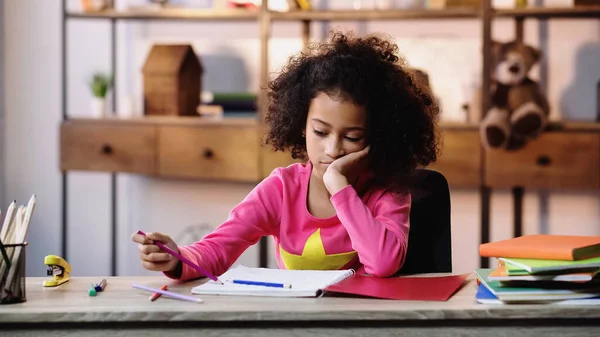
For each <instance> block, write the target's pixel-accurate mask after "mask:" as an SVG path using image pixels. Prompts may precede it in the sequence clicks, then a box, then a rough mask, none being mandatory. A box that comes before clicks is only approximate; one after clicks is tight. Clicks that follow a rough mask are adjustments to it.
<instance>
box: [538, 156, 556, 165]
mask: <svg viewBox="0 0 600 337" xmlns="http://www.w3.org/2000/svg"><path fill="white" fill-rule="evenodd" d="M535 163H536V164H538V165H539V166H550V164H551V163H552V159H550V157H548V156H546V155H542V156H539V157H538V158H537V159H536V160H535Z"/></svg>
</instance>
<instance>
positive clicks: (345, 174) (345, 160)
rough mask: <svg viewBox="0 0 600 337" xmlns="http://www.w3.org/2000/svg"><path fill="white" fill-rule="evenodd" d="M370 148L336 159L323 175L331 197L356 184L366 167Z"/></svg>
mask: <svg viewBox="0 0 600 337" xmlns="http://www.w3.org/2000/svg"><path fill="white" fill-rule="evenodd" d="M368 153H369V147H368V146H367V147H366V148H365V149H363V150H361V151H358V152H353V153H350V154H347V155H345V156H343V157H341V158H338V159H336V160H335V161H334V162H333V163H331V165H329V167H327V170H326V171H325V174H323V183H324V184H325V187H326V188H327V190H328V191H329V193H330V194H331V195H334V194H336V193H337V192H339V191H340V190H341V189H343V188H344V187H346V186H347V185H349V184H350V183H351V182H354V181H355V180H356V178H357V177H358V175H359V174H360V172H362V171H363V170H364V169H365V167H366V164H367V163H366V158H367V154H368Z"/></svg>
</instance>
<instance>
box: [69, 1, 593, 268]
mask: <svg viewBox="0 0 600 337" xmlns="http://www.w3.org/2000/svg"><path fill="white" fill-rule="evenodd" d="M267 2H268V0H262V6H261V8H260V9H259V10H253V11H247V10H234V9H230V10H213V9H203V10H197V9H177V8H166V9H164V10H159V11H155V10H137V9H136V10H128V11H115V10H106V11H103V12H98V13H82V12H68V11H67V9H66V0H63V20H62V22H63V26H62V30H63V34H62V36H63V63H62V65H63V79H64V80H63V120H64V122H63V125H62V126H61V137H62V138H61V139H62V145H61V169H62V170H63V184H62V189H63V200H62V203H63V208H62V221H63V222H62V225H63V228H62V230H63V233H62V239H63V242H62V256H63V257H67V256H68V255H67V202H66V201H67V172H68V171H69V170H79V169H87V170H96V171H105V172H110V173H111V182H112V194H111V214H112V215H111V219H112V224H111V231H112V268H111V269H112V274H116V256H115V251H116V242H117V237H116V207H117V202H116V198H117V196H116V174H117V173H118V172H132V173H139V174H150V175H156V176H162V175H163V173H162V171H161V166H160V162H159V163H155V164H156V165H155V167H154V166H153V169H152V170H149V169H148V168H147V167H146V168H145V170H146V171H148V170H149V171H148V172H138V171H136V169H135V167H133V168H132V167H126V168H123V170H125V171H121V170H120V169H119V168H115V165H114V164H115V162H110V159H103V158H105V157H102V154H98V153H95V154H91V156H92V157H91V158H94V160H98V161H99V162H98V165H99V166H98V167H99V168H98V167H96V168H88V167H83V166H81V164H72V163H74V162H77V160H75V161H73V157H72V156H71V155H72V154H73V153H75V152H77V151H81V149H80V148H77V147H76V146H74V145H73V144H72V143H71V142H72V141H71V140H69V138H68V135H69V134H70V133H72V132H78V128H80V127H85V128H95V127H102V128H109V129H110V128H122V127H128V128H138V127H139V128H144V130H145V131H143V132H146V133H143V134H149V135H157V136H155V138H156V139H153V140H152V141H151V142H150V144H151V145H148V148H147V150H148V151H153V153H154V156H155V157H156V158H161V157H162V156H166V155H167V154H165V153H162V152H161V151H163V150H164V147H163V146H162V145H161V144H160V142H161V141H162V140H164V139H162V138H161V137H160V135H161V134H163V133H164V132H168V131H165V130H167V129H166V128H169V127H171V128H173V127H181V128H205V127H223V128H226V127H230V126H232V125H235V126H236V127H242V128H254V129H252V130H256V132H259V133H260V132H262V130H263V127H264V125H263V123H262V120H263V117H264V111H265V106H266V105H265V104H264V103H265V99H266V96H265V93H261V94H260V95H259V99H258V107H259V110H258V112H259V116H258V118H257V119H256V120H251V119H250V120H246V121H240V120H237V121H232V120H222V121H219V120H216V121H215V120H212V121H208V122H207V120H200V119H199V118H195V120H192V119H189V118H184V117H175V118H173V117H165V118H133V119H120V118H110V119H104V120H86V119H83V120H81V119H75V120H70V119H69V118H68V116H67V107H66V97H67V96H66V95H67V93H66V87H67V85H66V78H67V77H66V72H67V60H66V57H67V56H66V44H67V40H66V37H67V34H66V29H67V24H66V23H67V21H68V20H108V21H109V22H110V23H111V65H112V69H113V74H115V72H116V69H117V68H116V53H117V52H116V25H115V24H116V22H118V21H138V22H140V21H182V22H183V21H188V22H193V21H224V22H227V21H229V22H257V23H258V24H259V27H260V30H259V36H258V38H259V39H260V68H261V69H260V86H261V87H265V86H266V85H267V83H268V80H269V57H268V55H269V40H270V36H271V31H272V27H271V26H272V23H273V22H276V21H289V22H290V21H291V22H298V23H300V24H301V27H300V30H299V32H300V36H301V38H302V41H303V43H304V45H306V44H307V43H308V42H309V38H310V22H312V21H373V20H380V21H383V20H386V21H400V20H420V19H428V20H452V19H473V20H479V21H481V23H482V42H483V43H482V45H483V48H482V58H483V62H482V68H483V69H484V71H482V74H483V75H482V76H483V78H482V84H483V86H482V87H483V88H489V85H490V82H491V79H490V74H489V71H487V69H488V68H489V55H490V53H491V39H492V21H493V20H495V19H498V18H503V19H514V22H515V31H516V39H518V40H522V38H523V22H524V20H525V19H527V18H532V19H544V20H545V19H553V18H557V19H560V18H600V6H581V7H574V8H525V9H510V10H507V9H502V10H500V9H498V10H495V9H493V8H492V7H491V0H484V1H482V6H481V8H479V9H475V8H452V9H445V10H421V9H415V10H386V11H377V10H312V11H294V12H274V11H270V10H268V5H267ZM115 77H116V76H115ZM113 92H116V90H114V88H113ZM481 95H482V102H481V111H487V109H488V100H489V93H488V91H487V90H482V94H481ZM116 106H117V97H115V99H114V100H113V109H115V108H116ZM440 127H441V129H442V130H443V132H444V133H445V137H446V139H447V140H446V142H447V143H448V145H449V146H448V147H445V148H444V155H443V156H442V158H441V167H442V169H440V170H441V171H442V172H443V173H445V174H446V176H447V177H450V179H449V181H450V184H451V185H456V186H460V187H472V188H473V187H476V188H479V191H480V206H481V214H480V225H481V226H480V230H481V237H480V240H481V242H488V241H489V225H490V196H491V191H492V189H493V188H494V187H498V186H512V185H511V184H512V183H513V182H512V181H511V180H510V179H508V180H507V179H505V178H502V179H498V177H494V176H492V177H490V170H486V168H487V167H488V166H489V165H494V163H493V162H490V161H493V160H495V159H494V158H496V157H498V156H495V155H494V154H493V153H488V151H486V150H485V149H483V148H482V147H481V146H480V145H479V136H478V126H477V125H469V124H460V123H459V124H457V123H441V125H440ZM128 130H141V129H128ZM245 130H249V129H245ZM187 131H190V129H186V132H187ZM190 132H193V130H191V131H190ZM547 133H548V136H547V137H546V138H548V139H550V141H551V142H553V144H556V142H558V143H559V144H560V142H561V139H563V138H562V137H568V136H569V135H572V134H576V135H579V134H589V135H591V136H589V137H587V138H586V137H583V138H581V137H580V142H583V145H586V146H587V148H588V149H589V151H591V152H590V153H591V155H592V156H596V157H594V158H596V159H592V164H594V163H595V164H594V165H597V168H598V169H597V170H596V172H600V123H552V124H551V125H550V126H549V127H548V132H547ZM170 134H172V133H170ZM100 138H101V137H100ZM546 138H544V137H540V139H538V140H536V141H534V142H533V143H532V146H531V148H530V149H526V150H524V152H522V153H520V154H519V156H520V157H519V158H520V159H522V158H525V159H526V162H524V163H522V164H521V166H519V167H516V166H515V167H514V168H513V167H511V168H510V169H514V170H516V171H519V170H520V171H519V172H522V173H523V174H525V175H527V174H531V175H534V176H535V178H536V179H537V180H536V181H537V183H538V184H542V185H544V186H548V187H549V188H552V187H554V186H562V185H560V184H555V183H554V182H553V180H552V179H556V177H557V173H556V172H557V171H556V168H555V169H554V170H551V169H549V168H548V167H547V165H546V164H544V165H541V164H539V163H540V162H545V161H547V160H550V162H552V159H556V158H563V157H566V158H570V157H569V155H570V153H569V151H570V149H568V148H564V149H562V150H561V149H560V148H559V149H558V150H554V151H555V152H552V153H549V154H548V153H546V152H544V151H542V150H541V149H543V148H544V146H541V145H540V144H543V143H544V142H545V141H546V140H545V139H546ZM448 139H449V140H451V141H450V142H448ZM102 141H104V140H102V139H100V140H98V142H99V143H97V144H96V143H94V144H91V145H90V144H88V145H90V146H100V145H102V143H101V142H102ZM155 143H156V144H155ZM536 144H537V145H536ZM107 146H108V145H102V148H103V151H105V150H107ZM116 146H119V144H117V145H116ZM559 147H560V146H559ZM69 149H71V150H73V149H75V150H73V151H71V152H69V151H70V150H69ZM596 149H597V150H596ZM108 150H110V151H112V149H111V147H110V146H108ZM110 151H108V152H110ZM251 151H255V149H251ZM594 151H596V153H593V152H594ZM211 153H212V150H211V149H209V148H207V149H204V155H205V156H206V158H209V157H210V156H212V154H211ZM253 153H254V152H253ZM256 153H258V154H257V156H258V158H257V162H258V163H257V164H256V165H257V167H256V172H258V173H257V175H256V179H255V180H256V181H258V180H260V178H261V177H262V175H263V173H261V172H264V171H265V170H266V171H268V170H269V168H271V167H273V168H274V167H275V166H280V165H282V164H284V163H286V162H285V161H284V160H283V159H281V158H282V157H275V156H274V155H273V154H271V153H267V152H264V151H263V150H256ZM464 153H470V154H471V155H470V156H468V157H467V156H464ZM209 154H210V155H209ZM509 157H510V155H509ZM509 159H510V158H509ZM542 159H544V160H542ZM102 160H105V161H107V162H108V164H107V165H104V166H103V165H102V164H103V163H102ZM198 160H200V159H198ZM501 160H507V159H506V158H505V157H502V159H501ZM575 160H577V158H575ZM594 160H595V161H597V162H599V163H596V162H595V161H594ZM527 161H529V162H527ZM556 162H558V164H557V165H564V162H561V161H560V160H556ZM202 163H204V162H202ZM496 164H497V163H496ZM78 165H79V166H78ZM536 165H537V166H536ZM594 165H592V166H591V168H592V170H593V169H595V168H596V166H594ZM117 167H122V166H118V165H117ZM437 167H438V166H434V167H433V168H434V169H435V168H437ZM558 169H560V167H559V168H558ZM127 170H129V171H127ZM510 172H511V171H510V170H508V173H506V172H503V174H507V175H508V176H510ZM194 174H195V173H192V176H194ZM196 176H202V177H203V178H204V175H202V174H201V175H196ZM252 179H254V178H252ZM560 179H561V177H560V176H559V180H560ZM565 179H566V180H565V181H567V187H568V188H581V187H585V188H600V173H598V177H595V176H593V173H592V174H591V175H589V176H584V177H581V178H580V179H578V177H575V178H573V177H572V176H568V177H565ZM590 179H591V182H592V184H591V187H590V184H589V182H590ZM559 183H560V181H559ZM594 184H597V185H598V186H596V185H594ZM525 187H527V186H513V187H512V190H513V196H514V205H515V213H514V231H515V235H520V233H521V231H522V220H521V218H522V214H521V210H522V198H523V193H524V188H525ZM259 250H260V253H259V254H260V257H259V265H260V266H266V265H267V241H266V240H264V239H263V240H261V241H260V243H259ZM480 264H481V266H482V267H486V266H487V265H488V261H487V259H484V258H482V259H481V261H480Z"/></svg>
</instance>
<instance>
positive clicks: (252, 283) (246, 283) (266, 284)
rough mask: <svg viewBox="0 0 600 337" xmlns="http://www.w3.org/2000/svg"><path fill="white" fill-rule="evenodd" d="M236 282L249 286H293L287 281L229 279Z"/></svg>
mask: <svg viewBox="0 0 600 337" xmlns="http://www.w3.org/2000/svg"><path fill="white" fill-rule="evenodd" d="M229 282H231V283H235V284H245V285H249V286H262V287H274V288H291V287H292V285H291V284H287V283H273V282H259V281H248V280H231V281H229Z"/></svg>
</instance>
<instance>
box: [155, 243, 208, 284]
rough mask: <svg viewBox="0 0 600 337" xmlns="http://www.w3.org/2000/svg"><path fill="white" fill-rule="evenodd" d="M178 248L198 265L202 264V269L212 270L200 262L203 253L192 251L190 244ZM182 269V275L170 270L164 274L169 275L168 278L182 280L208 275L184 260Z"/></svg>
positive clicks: (180, 252) (182, 254)
mask: <svg viewBox="0 0 600 337" xmlns="http://www.w3.org/2000/svg"><path fill="white" fill-rule="evenodd" d="M196 249H198V248H196ZM178 250H179V254H181V256H183V257H185V258H187V259H188V260H190V261H192V262H194V263H196V264H197V265H200V267H202V269H204V270H207V271H209V272H210V270H209V269H208V268H206V266H204V265H203V264H200V262H201V261H200V260H201V258H199V256H201V255H199V254H198V252H193V251H191V248H190V247H188V246H180V247H178ZM181 270H182V271H181V276H179V277H177V275H174V274H172V273H169V272H164V273H163V274H164V275H165V276H167V277H168V278H171V279H174V280H181V281H187V280H191V279H197V278H202V277H206V275H201V274H200V273H199V272H198V271H197V270H196V269H194V268H192V267H191V266H189V265H188V264H187V263H183V262H182V263H181Z"/></svg>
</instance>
